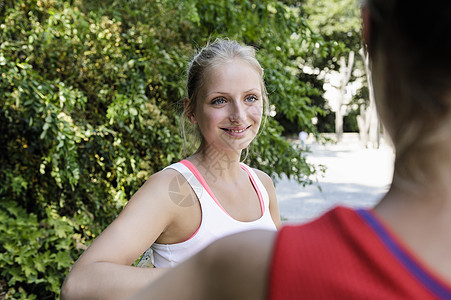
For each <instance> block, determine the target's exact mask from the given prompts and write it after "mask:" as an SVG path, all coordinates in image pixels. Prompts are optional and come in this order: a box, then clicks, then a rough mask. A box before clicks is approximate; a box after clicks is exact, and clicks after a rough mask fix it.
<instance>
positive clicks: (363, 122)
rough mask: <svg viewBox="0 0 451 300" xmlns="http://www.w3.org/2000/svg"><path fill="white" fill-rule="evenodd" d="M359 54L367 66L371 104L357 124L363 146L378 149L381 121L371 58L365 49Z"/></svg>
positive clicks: (362, 111)
mask: <svg viewBox="0 0 451 300" xmlns="http://www.w3.org/2000/svg"><path fill="white" fill-rule="evenodd" d="M359 54H360V56H361V57H362V59H363V62H364V64H365V71H366V79H367V82H368V92H369V100H370V104H369V105H368V107H367V108H366V109H362V108H361V109H360V116H359V117H358V118H357V122H358V123H357V124H358V126H359V131H360V138H361V142H362V144H363V145H364V146H365V147H371V148H376V149H378V148H379V146H380V121H379V117H378V115H377V110H376V102H375V99H374V92H373V79H372V77H371V70H370V67H369V57H368V54H367V53H365V51H364V50H363V48H361V49H360V50H359ZM359 120H360V121H359Z"/></svg>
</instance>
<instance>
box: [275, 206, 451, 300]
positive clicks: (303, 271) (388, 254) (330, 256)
mask: <svg viewBox="0 0 451 300" xmlns="http://www.w3.org/2000/svg"><path fill="white" fill-rule="evenodd" d="M269 280H270V282H269V291H268V292H269V298H268V299H270V300H279V299H280V300H282V299H283V300H289V299H384V300H385V299H422V300H423V299H451V286H449V285H448V284H446V283H445V282H444V281H443V280H441V279H440V278H438V277H437V276H435V275H434V274H433V273H432V272H431V271H430V270H428V269H427V268H426V267H425V266H424V265H422V264H421V263H420V262H419V261H418V260H417V259H416V258H415V257H414V256H413V255H412V254H411V253H410V252H409V251H408V250H407V249H406V248H405V247H404V246H403V245H402V244H401V243H400V242H399V241H398V240H396V239H395V238H394V236H393V235H392V234H391V233H390V232H389V230H388V229H387V228H386V227H384V225H383V224H382V223H381V222H380V221H379V220H378V219H377V218H376V216H375V215H374V214H373V213H372V212H371V211H369V210H356V211H355V210H351V209H348V208H344V207H337V208H335V209H333V210H331V211H329V212H328V213H326V214H325V215H323V216H322V217H320V218H319V219H317V220H315V221H313V222H311V223H308V224H305V225H301V226H285V227H283V229H282V230H281V231H280V232H279V234H278V237H277V241H276V246H275V249H274V254H273V261H272V263H271V273H270V279H269Z"/></svg>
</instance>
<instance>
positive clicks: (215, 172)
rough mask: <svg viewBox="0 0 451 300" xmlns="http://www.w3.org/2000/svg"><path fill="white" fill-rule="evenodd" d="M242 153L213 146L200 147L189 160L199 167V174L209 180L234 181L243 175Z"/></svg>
mask: <svg viewBox="0 0 451 300" xmlns="http://www.w3.org/2000/svg"><path fill="white" fill-rule="evenodd" d="M240 158H241V151H228V152H226V151H223V150H222V149H217V148H215V147H213V146H204V147H202V146H201V147H199V149H198V150H197V151H196V152H195V153H194V154H193V155H192V156H190V157H189V158H188V159H189V160H190V161H191V162H192V163H194V164H195V166H196V167H198V169H199V172H201V174H202V175H203V176H204V177H205V179H206V180H208V178H209V177H211V178H221V180H228V179H230V180H234V179H236V178H238V176H239V175H241V174H242V171H241V167H240Z"/></svg>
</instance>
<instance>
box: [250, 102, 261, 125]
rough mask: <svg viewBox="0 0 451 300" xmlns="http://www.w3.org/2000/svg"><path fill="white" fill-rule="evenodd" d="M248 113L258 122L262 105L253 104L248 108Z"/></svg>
mask: <svg viewBox="0 0 451 300" xmlns="http://www.w3.org/2000/svg"><path fill="white" fill-rule="evenodd" d="M248 114H249V115H250V116H251V118H252V119H253V120H255V121H256V122H258V123H260V122H261V119H262V115H263V106H262V105H253V106H251V107H250V108H249V110H248Z"/></svg>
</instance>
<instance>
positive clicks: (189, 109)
mask: <svg viewBox="0 0 451 300" xmlns="http://www.w3.org/2000/svg"><path fill="white" fill-rule="evenodd" d="M183 109H184V111H185V114H186V117H187V118H188V120H189V121H190V122H191V123H192V124H196V123H197V120H196V117H194V112H193V111H192V107H191V106H190V100H189V99H188V98H185V99H183Z"/></svg>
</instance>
